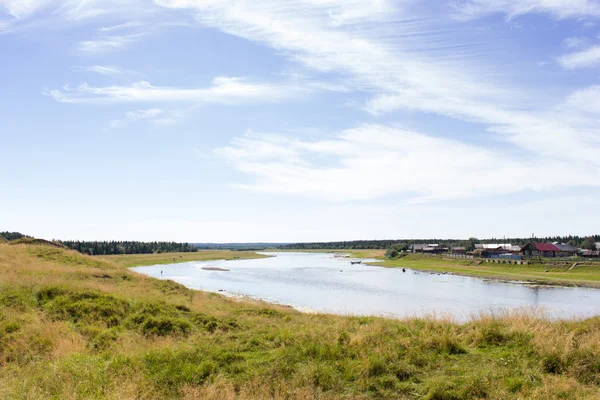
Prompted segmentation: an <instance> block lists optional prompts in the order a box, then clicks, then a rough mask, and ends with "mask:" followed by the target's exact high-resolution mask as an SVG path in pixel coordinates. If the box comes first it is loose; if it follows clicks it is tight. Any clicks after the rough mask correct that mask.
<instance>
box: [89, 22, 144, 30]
mask: <svg viewBox="0 0 600 400" xmlns="http://www.w3.org/2000/svg"><path fill="white" fill-rule="evenodd" d="M140 26H142V23H140V22H137V21H128V22H123V23H122V24H117V25H110V26H103V27H102V28H98V29H97V30H98V31H99V32H114V31H119V30H124V29H130V28H138V27H140Z"/></svg>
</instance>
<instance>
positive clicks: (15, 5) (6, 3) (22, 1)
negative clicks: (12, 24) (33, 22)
mask: <svg viewBox="0 0 600 400" xmlns="http://www.w3.org/2000/svg"><path fill="white" fill-rule="evenodd" d="M52 3H54V1H53V0H0V6H3V7H4V9H5V10H6V11H7V12H8V14H10V15H12V16H13V17H15V18H17V19H25V18H28V17H30V16H31V15H33V14H35V13H36V12H38V11H40V10H42V9H44V8H45V7H48V6H49V5H51V4H52Z"/></svg>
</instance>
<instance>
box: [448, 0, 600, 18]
mask: <svg viewBox="0 0 600 400" xmlns="http://www.w3.org/2000/svg"><path fill="white" fill-rule="evenodd" d="M454 5H455V9H456V10H457V15H458V17H459V18H463V19H474V18H480V17H483V16H486V15H490V14H505V15H506V16H507V17H508V18H513V17H516V16H520V15H524V14H531V13H547V14H551V15H552V16H554V17H555V18H571V17H575V18H579V17H593V18H597V17H600V4H598V2H596V1H594V0H528V1H521V0H458V1H456V2H455V3H454Z"/></svg>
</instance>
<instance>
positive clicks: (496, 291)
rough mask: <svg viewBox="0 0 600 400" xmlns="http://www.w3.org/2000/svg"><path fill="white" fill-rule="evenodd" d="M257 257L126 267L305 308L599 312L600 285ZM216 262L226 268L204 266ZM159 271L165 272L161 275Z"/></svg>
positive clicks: (401, 313) (310, 257)
mask: <svg viewBox="0 0 600 400" xmlns="http://www.w3.org/2000/svg"><path fill="white" fill-rule="evenodd" d="M262 254H267V255H271V256H273V257H270V258H263V259H256V260H234V261H208V262H189V263H181V264H172V265H156V266H150V267H136V268H132V269H133V270H134V271H137V272H140V273H143V274H146V275H149V276H152V277H155V278H159V279H171V280H173V281H176V282H179V283H181V284H183V285H185V286H187V287H188V288H192V289H199V290H206V291H211V292H221V293H224V294H228V295H244V296H249V297H252V298H256V299H262V300H266V301H269V302H273V303H278V304H286V305H291V306H293V307H295V308H297V309H299V310H303V311H318V312H326V313H335V314H344V315H347V314H350V315H377V316H387V317H406V316H414V315H431V314H437V315H448V314H450V315H452V316H454V317H456V318H457V319H462V320H464V319H466V318H468V317H469V316H470V315H472V314H478V313H480V312H482V311H484V312H499V311H502V310H512V309H522V308H527V309H529V308H535V309H541V310H543V311H544V312H545V313H546V314H547V315H549V316H552V317H559V318H566V317H590V316H595V315H600V290H598V289H584V288H554V287H540V286H533V287H532V286H525V285H519V284H515V283H503V282H497V281H488V280H484V279H480V278H469V277H462V276H455V275H438V274H437V273H436V274H431V273H427V272H419V271H413V270H407V271H406V272H405V273H403V272H402V270H401V269H388V268H380V267H370V266H367V265H350V260H349V259H344V258H336V257H334V255H333V254H327V253H262ZM207 267H217V268H222V269H229V271H208V270H205V269H203V268H207ZM161 271H163V275H162V277H161V273H160V272H161Z"/></svg>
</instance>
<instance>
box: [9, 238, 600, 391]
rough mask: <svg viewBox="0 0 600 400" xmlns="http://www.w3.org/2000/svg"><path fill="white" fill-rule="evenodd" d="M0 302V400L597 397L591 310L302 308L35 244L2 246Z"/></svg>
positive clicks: (599, 354) (597, 322)
mask: <svg viewBox="0 0 600 400" xmlns="http://www.w3.org/2000/svg"><path fill="white" fill-rule="evenodd" d="M219 258H220V257H219ZM0 305H1V307H0V382H2V384H1V385H0V398H3V399H4V398H5V399H83V398H85V399H134V398H135V399H165V398H183V399H273V398H276V399H280V398H281V399H337V398H344V399H371V398H373V399H375V398H385V399H477V398H481V399H483V398H487V399H518V398H520V399H524V398H527V399H549V398H562V399H586V398H587V399H594V398H598V397H599V395H600V391H599V385H600V348H599V344H600V318H594V319H589V320H585V321H567V322H550V321H546V320H543V319H540V318H536V317H534V316H529V315H524V314H522V315H512V316H505V317H502V318H492V317H490V316H485V315H483V316H481V317H478V318H475V319H473V320H472V321H470V322H468V323H466V324H456V323H453V322H451V321H447V320H435V319H416V318H415V319H408V320H402V321H397V320H387V319H381V318H365V317H341V316H330V315H314V314H302V313H299V312H296V311H293V310H290V309H288V308H285V307H277V306H272V305H268V304H265V303H260V302H248V301H242V300H235V299H229V298H225V297H222V296H220V295H217V294H210V293H204V292H198V291H192V290H188V289H186V288H185V287H183V286H181V285H179V284H177V283H174V282H171V281H161V280H155V279H151V278H147V277H144V276H141V275H138V274H135V273H132V272H130V271H128V270H127V269H126V268H124V267H123V266H121V265H118V264H116V263H114V262H112V261H110V260H106V259H101V258H97V257H88V256H83V255H81V254H79V253H76V252H74V251H69V250H65V249H61V248H58V247H52V246H47V245H40V244H18V245H8V244H0Z"/></svg>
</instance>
